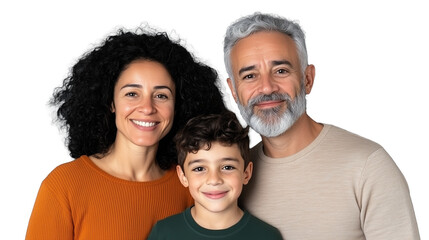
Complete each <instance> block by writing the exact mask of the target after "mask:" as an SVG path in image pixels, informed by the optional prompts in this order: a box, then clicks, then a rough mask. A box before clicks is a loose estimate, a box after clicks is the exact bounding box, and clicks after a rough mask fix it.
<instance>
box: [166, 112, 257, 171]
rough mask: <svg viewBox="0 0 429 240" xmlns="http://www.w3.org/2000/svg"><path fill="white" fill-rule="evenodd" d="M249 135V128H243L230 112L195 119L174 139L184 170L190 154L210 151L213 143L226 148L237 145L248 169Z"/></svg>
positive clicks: (179, 161) (180, 163) (179, 162)
mask: <svg viewBox="0 0 429 240" xmlns="http://www.w3.org/2000/svg"><path fill="white" fill-rule="evenodd" d="M248 133H249V126H247V127H245V128H243V127H242V126H241V124H240V122H239V121H238V119H237V117H236V116H235V114H234V113H233V112H231V111H228V110H226V111H224V112H223V113H220V114H207V115H200V116H197V117H194V118H192V119H191V120H189V121H188V123H186V125H185V126H184V127H183V128H182V129H180V130H179V131H178V132H177V134H176V136H175V137H174V141H175V142H176V149H177V152H178V164H179V165H180V166H181V167H182V169H183V164H184V162H185V159H186V155H187V154H188V153H196V152H198V151H199V150H201V149H206V150H209V149H210V148H211V144H212V143H213V142H219V143H221V144H223V145H225V146H231V145H233V144H237V145H238V148H239V149H240V153H241V156H242V157H243V159H244V167H247V165H248V163H249V161H250V156H249V154H250V153H249V141H250V140H249V135H248Z"/></svg>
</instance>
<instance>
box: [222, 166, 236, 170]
mask: <svg viewBox="0 0 429 240" xmlns="http://www.w3.org/2000/svg"><path fill="white" fill-rule="evenodd" d="M222 169H223V170H234V169H235V167H233V166H224V167H223V168H222Z"/></svg>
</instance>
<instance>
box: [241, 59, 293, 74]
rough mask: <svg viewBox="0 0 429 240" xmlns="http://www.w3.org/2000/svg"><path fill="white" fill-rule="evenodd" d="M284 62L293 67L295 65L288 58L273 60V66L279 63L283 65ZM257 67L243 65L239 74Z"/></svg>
mask: <svg viewBox="0 0 429 240" xmlns="http://www.w3.org/2000/svg"><path fill="white" fill-rule="evenodd" d="M283 64H285V65H288V66H291V67H292V66H293V65H292V63H291V62H289V61H288V60H273V61H271V65H272V66H278V65H283ZM255 68H256V66H255V65H251V66H247V67H243V68H241V69H240V70H239V71H238V75H240V74H242V73H243V72H246V71H250V70H253V69H255Z"/></svg>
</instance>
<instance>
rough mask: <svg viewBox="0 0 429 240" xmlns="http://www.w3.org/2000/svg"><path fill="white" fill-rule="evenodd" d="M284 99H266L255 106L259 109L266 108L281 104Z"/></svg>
mask: <svg viewBox="0 0 429 240" xmlns="http://www.w3.org/2000/svg"><path fill="white" fill-rule="evenodd" d="M283 102H284V101H264V102H260V103H256V104H255V105H254V106H256V107H258V108H259V109H266V108H274V107H278V106H279V105H281V104H282V103H283Z"/></svg>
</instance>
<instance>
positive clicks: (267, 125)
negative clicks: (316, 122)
mask: <svg viewBox="0 0 429 240" xmlns="http://www.w3.org/2000/svg"><path fill="white" fill-rule="evenodd" d="M301 89H302V91H301V92H300V93H299V94H298V95H297V96H296V97H295V99H293V100H292V98H291V97H290V96H289V94H287V93H285V94H280V93H273V94H270V95H259V96H256V97H254V98H252V99H250V100H249V102H248V104H247V106H243V105H242V104H241V103H240V101H237V105H238V109H239V110H240V113H241V116H242V117H243V119H244V120H245V121H246V123H247V124H248V125H249V126H250V127H251V128H252V129H253V130H255V131H256V132H257V133H259V134H261V135H262V136H264V137H277V136H279V135H281V134H283V133H284V132H286V131H287V130H288V129H289V128H290V127H292V125H293V124H294V123H295V122H296V120H298V118H299V117H301V116H302V114H303V113H304V112H305V110H306V104H307V103H306V99H305V88H301ZM269 100H284V101H285V102H286V105H287V109H286V110H282V108H281V107H274V108H270V109H263V110H259V112H258V113H254V112H253V108H254V105H255V104H257V103H259V102H262V101H269Z"/></svg>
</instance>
